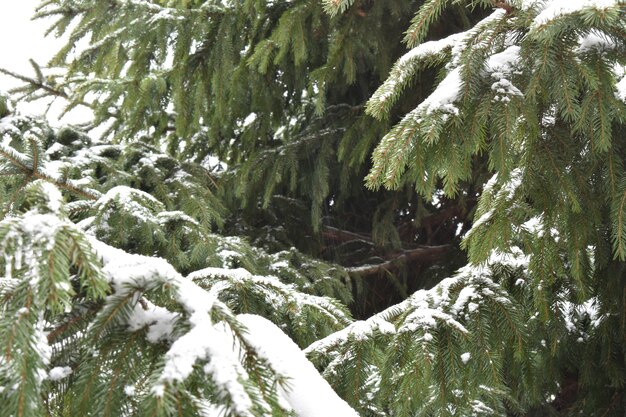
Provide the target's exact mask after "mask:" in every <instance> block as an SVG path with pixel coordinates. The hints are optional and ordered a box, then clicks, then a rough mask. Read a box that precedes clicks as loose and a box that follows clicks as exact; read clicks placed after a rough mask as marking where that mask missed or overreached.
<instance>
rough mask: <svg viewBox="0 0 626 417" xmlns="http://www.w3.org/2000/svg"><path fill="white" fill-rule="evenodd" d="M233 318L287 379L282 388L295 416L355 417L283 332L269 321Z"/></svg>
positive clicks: (256, 348)
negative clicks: (285, 386) (286, 383)
mask: <svg viewBox="0 0 626 417" xmlns="http://www.w3.org/2000/svg"><path fill="white" fill-rule="evenodd" d="M237 319H238V320H239V321H240V322H241V323H242V324H243V325H245V326H246V327H247V329H248V330H247V332H246V334H245V336H244V337H245V339H246V342H248V343H249V344H250V345H251V346H253V348H254V350H255V351H256V352H257V354H258V355H259V357H261V358H263V359H265V360H267V362H268V363H269V364H270V365H271V366H272V368H274V370H275V371H277V372H278V373H280V374H281V375H283V376H286V377H288V378H289V380H288V387H287V389H286V390H283V392H282V394H283V395H284V397H285V399H286V400H287V402H288V403H289V404H290V405H291V407H292V408H293V410H294V411H295V413H296V416H297V417H328V416H333V417H358V414H357V413H356V411H354V410H353V409H352V407H350V406H349V405H348V404H347V403H346V402H345V401H344V400H342V399H341V398H339V396H338V395H337V394H336V393H335V391H333V389H332V388H331V387H330V385H328V382H326V380H324V378H322V376H321V375H320V374H319V373H318V372H317V370H316V369H315V367H314V366H313V364H312V363H311V362H309V360H308V359H307V358H306V356H305V355H304V353H303V352H302V351H301V350H300V348H299V347H298V345H296V344H295V343H294V342H293V341H292V340H291V339H290V338H289V337H288V336H287V335H286V334H284V333H283V332H282V330H280V329H279V328H278V327H277V326H276V325H275V324H273V323H272V322H270V321H269V320H267V319H265V318H263V317H260V316H256V315H252V314H242V315H239V316H237Z"/></svg>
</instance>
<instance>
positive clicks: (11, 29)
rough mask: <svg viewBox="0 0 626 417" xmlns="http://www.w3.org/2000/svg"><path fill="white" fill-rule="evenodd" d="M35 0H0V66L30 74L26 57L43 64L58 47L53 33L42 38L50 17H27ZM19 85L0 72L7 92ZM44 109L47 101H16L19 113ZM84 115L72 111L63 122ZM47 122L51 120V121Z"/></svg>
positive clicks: (1, 84) (55, 110) (1, 86)
mask: <svg viewBox="0 0 626 417" xmlns="http://www.w3.org/2000/svg"><path fill="white" fill-rule="evenodd" d="M39 2H40V0H12V1H9V0H4V1H2V3H5V4H3V8H2V12H1V13H0V67H2V68H5V69H8V70H11V71H13V72H17V73H20V74H25V75H28V76H31V75H33V70H32V67H31V66H30V64H29V62H28V60H29V59H30V58H32V59H34V60H35V61H36V62H38V63H39V64H40V65H41V66H45V65H46V64H47V63H48V61H49V60H50V58H52V56H53V55H54V53H55V52H56V51H57V50H58V49H59V48H60V47H61V46H62V42H61V40H59V39H56V38H55V37H54V35H49V36H47V37H44V33H45V31H46V29H47V28H48V27H49V26H50V24H51V21H50V20H41V19H38V20H35V21H33V20H31V17H32V16H33V14H34V13H35V8H36V7H37V5H38V4H39ZM19 84H20V82H19V81H16V80H14V79H13V78H11V77H7V76H5V75H2V74H0V90H2V91H7V90H9V89H10V88H12V87H15V86H17V85H19ZM59 104H60V103H59ZM60 107H61V106H60V105H59V106H55V107H54V108H53V109H52V110H51V112H50V114H49V117H48V118H49V119H55V117H56V116H55V115H56V114H58V112H59V111H60ZM46 108H47V103H41V102H39V103H29V104H20V106H19V107H18V109H19V110H20V111H21V112H24V113H31V114H41V113H43V112H44V111H45V110H46ZM84 117H85V113H84V112H81V114H76V113H75V114H74V115H73V116H71V117H68V118H66V119H64V122H67V123H72V122H78V121H81V120H84ZM51 121H52V122H53V123H54V120H51ZM54 124H58V123H54Z"/></svg>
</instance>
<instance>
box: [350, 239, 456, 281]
mask: <svg viewBox="0 0 626 417" xmlns="http://www.w3.org/2000/svg"><path fill="white" fill-rule="evenodd" d="M449 248H450V245H440V246H421V247H419V248H416V249H408V250H404V251H402V252H400V253H398V254H396V255H394V257H393V258H391V259H389V260H387V261H385V262H382V263H379V264H375V265H362V266H356V267H352V268H346V269H347V271H348V272H349V273H351V274H354V275H359V276H367V275H374V274H377V273H379V272H382V271H390V270H393V269H397V268H398V267H399V266H401V265H403V264H408V263H410V262H420V263H426V262H433V261H435V260H437V259H439V258H440V257H441V256H442V255H444V254H445V253H446V252H447V251H448V249H449Z"/></svg>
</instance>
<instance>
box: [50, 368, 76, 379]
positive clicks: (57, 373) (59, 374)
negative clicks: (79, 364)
mask: <svg viewBox="0 0 626 417" xmlns="http://www.w3.org/2000/svg"><path fill="white" fill-rule="evenodd" d="M71 373H72V368H70V367H69V366H57V367H54V368H52V369H50V372H48V378H50V380H51V381H60V380H61V379H63V378H67V377H68V376H70V374H71Z"/></svg>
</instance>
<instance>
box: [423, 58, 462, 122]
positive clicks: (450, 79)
mask: <svg viewBox="0 0 626 417" xmlns="http://www.w3.org/2000/svg"><path fill="white" fill-rule="evenodd" d="M462 86H463V81H462V79H461V68H460V67H457V68H455V69H453V70H452V71H450V72H449V73H448V75H446V77H445V78H444V79H443V80H442V81H441V82H440V83H439V85H438V86H437V88H435V91H433V92H432V94H431V95H429V96H428V97H427V98H426V100H424V101H423V102H422V103H421V104H420V105H419V106H418V107H417V111H418V112H419V113H425V114H430V113H433V112H435V111H437V110H440V111H444V112H446V113H451V114H455V115H456V114H458V112H459V110H458V109H457V108H456V106H455V105H454V102H455V101H456V100H457V99H458V98H459V95H460V94H461V87H462Z"/></svg>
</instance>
